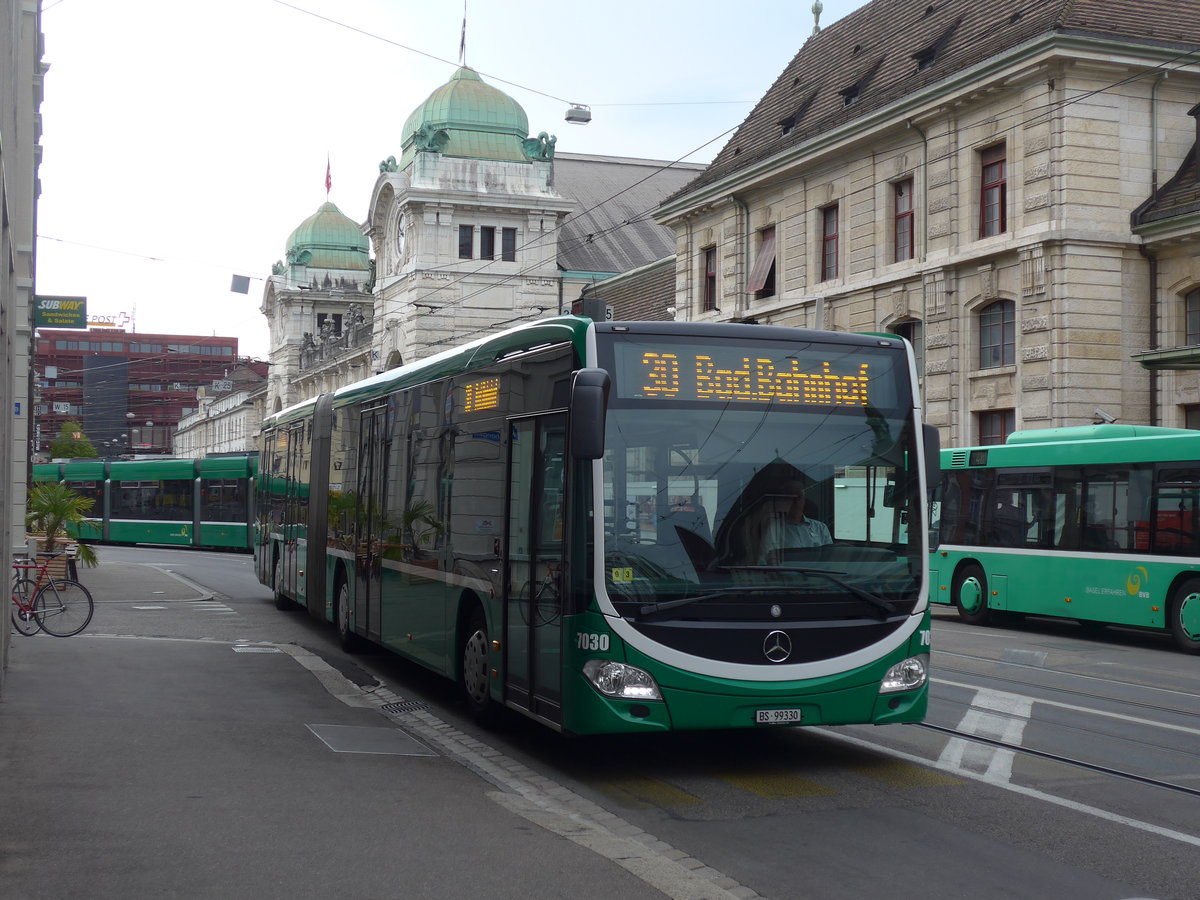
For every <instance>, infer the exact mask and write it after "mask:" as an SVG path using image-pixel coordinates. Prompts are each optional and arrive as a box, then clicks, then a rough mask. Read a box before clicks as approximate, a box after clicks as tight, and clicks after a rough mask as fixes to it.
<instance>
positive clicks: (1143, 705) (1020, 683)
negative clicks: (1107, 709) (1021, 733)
mask: <svg viewBox="0 0 1200 900" xmlns="http://www.w3.org/2000/svg"><path fill="white" fill-rule="evenodd" d="M938 652H940V653H942V654H944V655H948V656H957V657H959V658H961V659H966V660H974V661H978V662H982V663H990V664H993V665H998V666H1007V667H1009V668H1016V669H1027V670H1030V671H1034V672H1044V673H1046V674H1047V675H1053V676H1056V677H1058V678H1074V679H1081V680H1086V681H1098V682H1102V683H1103V684H1106V685H1112V686H1115V687H1124V688H1130V689H1132V690H1140V691H1154V692H1156V693H1161V694H1174V695H1177V696H1180V697H1187V698H1189V699H1192V700H1193V701H1194V700H1195V696H1196V695H1195V694H1192V693H1188V692H1187V691H1176V690H1172V689H1170V688H1161V687H1156V686H1154V685H1148V684H1139V683H1137V682H1133V681H1116V680H1113V679H1109V678H1100V677H1099V676H1096V675H1083V674H1080V673H1077V672H1063V671H1060V670H1058V669H1047V668H1045V667H1042V666H1034V665H1030V664H1028V663H1019V662H1013V661H1010V660H1003V659H993V658H991V657H986V656H971V655H968V654H963V653H952V652H950V651H938ZM942 672H946V673H951V674H954V675H962V676H967V677H968V678H986V679H988V680H989V681H997V682H1003V683H1004V684H1008V685H1014V686H1017V687H1022V688H1037V689H1039V690H1043V691H1051V692H1054V693H1057V694H1065V695H1068V696H1072V697H1079V698H1082V699H1087V700H1097V701H1103V702H1105V703H1113V704H1118V705H1120V706H1124V707H1132V708H1136V709H1141V710H1145V711H1147V712H1158V713H1167V714H1170V715H1176V716H1183V717H1185V718H1190V719H1200V709H1198V708H1197V707H1196V706H1195V704H1194V703H1193V706H1192V708H1190V709H1183V708H1180V707H1177V706H1164V705H1160V704H1155V703H1147V702H1143V701H1140V700H1129V699H1125V698H1122V697H1114V696H1112V695H1111V694H1103V693H1097V692H1094V691H1087V690H1080V689H1078V688H1069V687H1060V686H1057V685H1051V684H1045V683H1043V682H1040V681H1028V680H1024V679H1021V678H1013V677H1011V676H1007V675H992V674H988V675H984V674H981V673H979V672H977V671H972V670H970V669H961V668H956V667H954V666H947V665H942V664H940V663H936V664H935V665H934V673H935V675H936V674H938V673H942ZM935 680H936V678H935Z"/></svg>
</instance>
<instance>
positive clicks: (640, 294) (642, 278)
mask: <svg viewBox="0 0 1200 900" xmlns="http://www.w3.org/2000/svg"><path fill="white" fill-rule="evenodd" d="M583 296H584V297H590V298H593V299H596V300H601V301H603V302H604V303H607V304H608V305H609V306H611V307H612V308H613V317H614V318H616V319H619V320H623V321H630V322H634V321H636V322H663V321H669V320H670V319H671V318H672V316H671V314H669V313H668V312H667V307H668V306H671V305H672V304H673V303H674V302H675V256H674V254H672V255H671V256H669V257H667V258H666V259H663V260H659V261H657V263H655V264H653V265H648V266H645V267H643V268H642V269H640V270H638V271H636V272H630V273H629V274H627V275H622V276H619V277H617V278H609V279H606V280H605V281H600V282H597V283H596V284H594V285H590V286H589V287H587V288H586V289H585V290H584V292H583Z"/></svg>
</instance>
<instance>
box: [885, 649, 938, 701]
mask: <svg viewBox="0 0 1200 900" xmlns="http://www.w3.org/2000/svg"><path fill="white" fill-rule="evenodd" d="M928 677H929V667H928V666H927V665H926V662H925V657H923V656H910V657H909V658H908V659H906V660H904V661H902V662H898V663H896V664H895V665H894V666H892V667H891V668H890V669H888V670H887V674H886V675H884V676H883V681H881V682H880V684H879V693H881V694H894V693H896V692H897V691H911V690H914V689H916V688H919V687H920V686H921V685H923V684H924V683H925V681H926V679H927V678H928Z"/></svg>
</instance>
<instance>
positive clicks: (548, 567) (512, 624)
mask: <svg viewBox="0 0 1200 900" xmlns="http://www.w3.org/2000/svg"><path fill="white" fill-rule="evenodd" d="M510 429H511V430H510V442H509V464H508V528H507V533H508V540H507V541H506V542H505V543H506V547H507V551H506V552H507V561H506V578H505V584H506V588H505V610H504V615H505V635H506V640H505V642H504V645H505V648H506V653H507V655H506V659H505V696H506V698H507V699H508V701H509V702H511V703H514V704H516V705H517V706H520V707H523V708H525V709H528V710H529V711H530V712H532V713H534V714H535V715H537V716H539V717H541V718H543V719H546V720H548V721H550V722H552V723H560V722H561V721H562V606H563V604H562V588H563V548H564V546H565V538H566V532H567V528H566V526H565V523H564V521H563V511H564V505H563V504H564V493H565V488H566V478H565V471H564V470H565V464H566V443H567V437H566V435H567V432H566V416H565V415H563V414H562V413H556V414H552V415H547V416H538V417H535V418H529V419H519V420H513V421H511V422H510Z"/></svg>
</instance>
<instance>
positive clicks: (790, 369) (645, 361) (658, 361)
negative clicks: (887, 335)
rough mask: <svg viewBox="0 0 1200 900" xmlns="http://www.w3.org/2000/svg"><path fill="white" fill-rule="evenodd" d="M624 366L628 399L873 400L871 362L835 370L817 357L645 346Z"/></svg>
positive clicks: (849, 402) (838, 402)
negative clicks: (870, 374) (871, 393)
mask: <svg viewBox="0 0 1200 900" xmlns="http://www.w3.org/2000/svg"><path fill="white" fill-rule="evenodd" d="M624 363H625V364H624V365H623V366H622V369H623V371H622V372H621V376H622V377H621V379H620V381H621V382H622V383H623V385H624V389H623V390H621V395H622V396H624V397H638V398H639V399H647V400H700V401H720V402H724V401H740V402H751V403H753V402H760V403H771V402H774V403H787V404H798V405H802V406H853V407H864V406H867V405H868V404H869V401H870V398H869V396H868V388H869V385H870V376H869V374H868V373H869V372H870V370H871V363H870V362H864V361H862V360H860V359H843V360H841V361H840V363H839V365H838V369H837V370H835V369H834V367H833V364H832V363H831V362H830V361H829V360H828V359H821V358H820V357H818V356H811V357H808V358H802V357H798V356H795V355H790V356H774V357H772V356H768V355H766V354H765V353H762V352H759V353H756V352H754V350H753V349H751V350H749V351H748V352H743V353H732V352H728V351H726V352H722V353H718V352H715V351H713V350H708V349H703V350H701V349H695V350H693V349H691V348H684V347H678V348H662V349H649V348H646V347H644V346H643V347H639V348H638V349H637V352H636V354H630V355H628V356H626V358H625V361H624Z"/></svg>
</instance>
